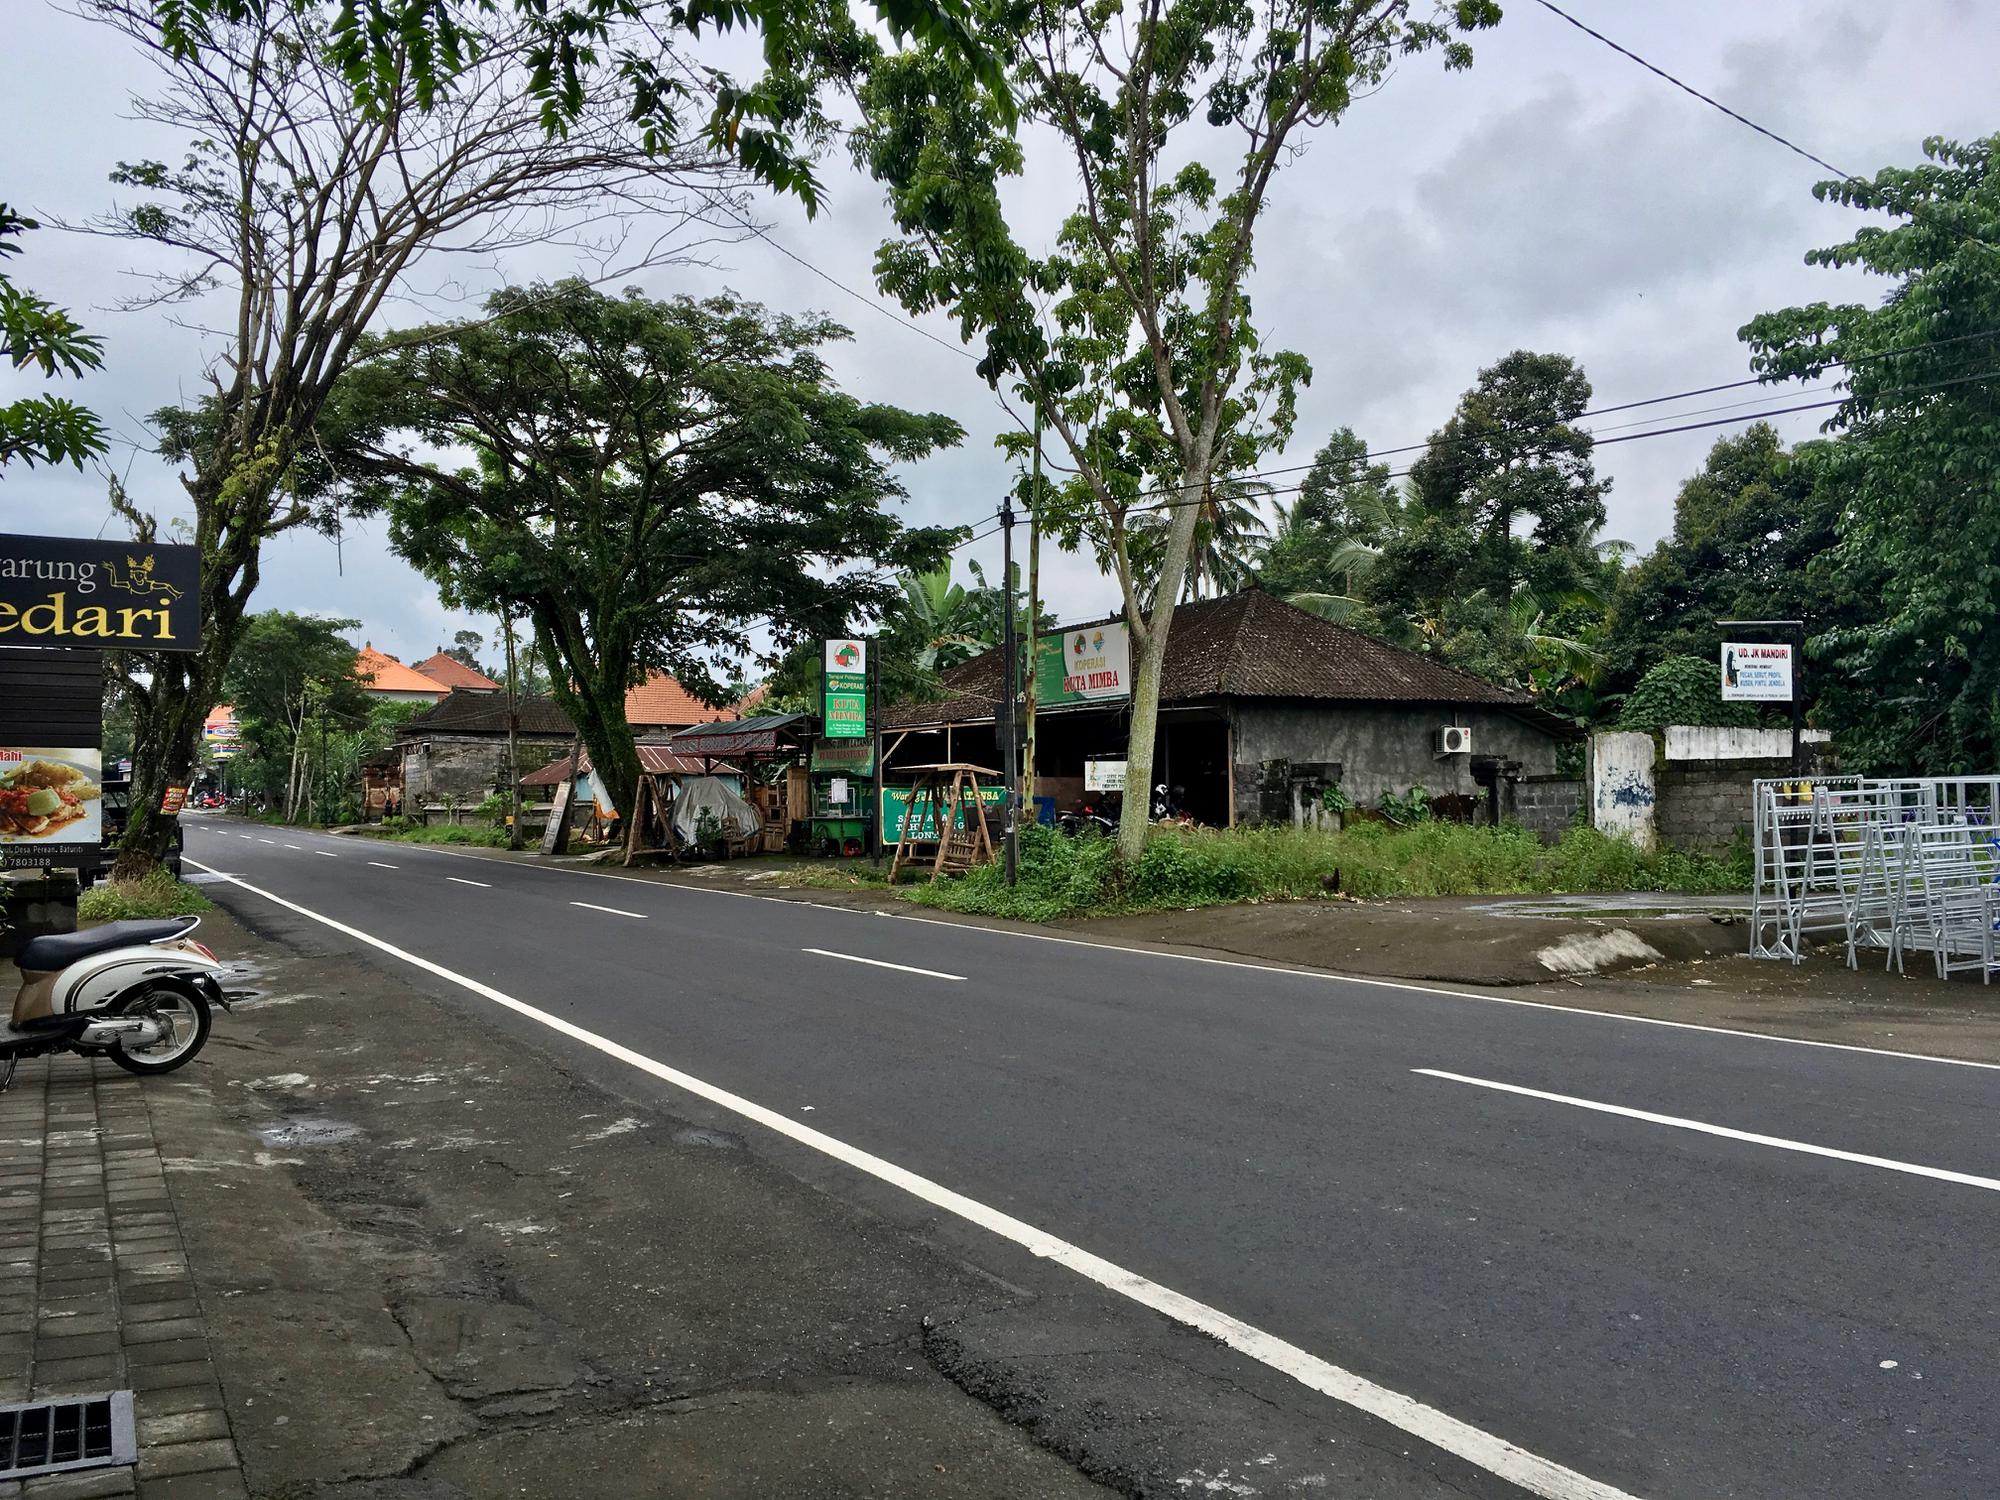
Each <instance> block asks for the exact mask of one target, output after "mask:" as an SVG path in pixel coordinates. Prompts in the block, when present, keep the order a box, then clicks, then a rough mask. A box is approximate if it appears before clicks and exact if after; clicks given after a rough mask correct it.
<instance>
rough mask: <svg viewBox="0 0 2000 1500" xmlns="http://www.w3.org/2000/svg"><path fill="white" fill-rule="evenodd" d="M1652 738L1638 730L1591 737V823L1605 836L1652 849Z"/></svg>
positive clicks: (1655, 799) (1656, 793)
mask: <svg viewBox="0 0 2000 1500" xmlns="http://www.w3.org/2000/svg"><path fill="white" fill-rule="evenodd" d="M1653 749H1654V747H1653V737H1652V736H1651V735H1650V734H1641V733H1638V732H1636V731H1630V732H1613V733H1609V734H1594V735H1592V736H1591V737H1590V821H1591V823H1592V825H1593V826H1595V827H1596V828H1598V829H1599V830H1601V831H1602V832H1605V833H1611V834H1617V835H1619V836H1620V837H1622V838H1628V839H1630V840H1632V842H1633V843H1635V844H1637V845H1639V847H1640V848H1642V849H1650V848H1652V847H1653V843H1654V839H1655V834H1656V827H1655V822H1654V806H1655V804H1656V803H1657V801H1658V800H1659V798H1658V792H1657V790H1656V788H1655V784H1654V780H1653Z"/></svg>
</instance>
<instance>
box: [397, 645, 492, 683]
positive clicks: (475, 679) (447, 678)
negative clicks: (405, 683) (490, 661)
mask: <svg viewBox="0 0 2000 1500" xmlns="http://www.w3.org/2000/svg"><path fill="white" fill-rule="evenodd" d="M414 670H416V671H418V672H421V673H423V674H424V676H426V677H428V678H430V680H431V681H432V682H436V683H441V684H443V685H444V686H445V687H447V688H464V689H465V690H466V691H467V692H471V693H495V692H498V691H499V690H500V684H499V683H497V682H495V681H494V680H493V679H492V678H491V677H488V676H487V675H486V674H485V673H484V672H481V671H478V670H476V669H474V668H472V667H468V666H467V665H466V664H465V663H464V662H462V661H460V660H459V659H458V658H457V657H455V656H446V655H445V654H444V653H443V652H442V651H440V652H438V654H437V655H435V656H431V657H426V658H425V659H424V660H423V661H420V662H418V663H417V665H416V667H415V668H414Z"/></svg>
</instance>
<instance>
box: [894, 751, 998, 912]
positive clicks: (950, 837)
mask: <svg viewBox="0 0 2000 1500" xmlns="http://www.w3.org/2000/svg"><path fill="white" fill-rule="evenodd" d="M904 769H907V770H910V771H913V772H915V773H916V778H917V779H916V781H915V782H914V783H912V785H911V787H910V800H909V802H908V804H907V805H906V806H905V807H904V809H903V826H902V829H901V830H900V831H899V833H898V835H897V838H896V854H895V857H894V858H893V859H891V860H890V861H889V883H890V884H891V885H894V884H895V882H896V876H897V874H898V873H899V872H900V871H901V870H902V868H903V866H904V864H906V863H912V862H914V859H915V855H914V850H915V849H916V847H917V846H918V845H929V844H936V845H937V854H936V856H935V857H934V858H933V859H932V860H931V879H933V880H935V879H937V878H938V877H939V876H940V875H957V874H962V873H964V872H965V871H967V870H970V869H972V868H973V867H974V866H976V865H983V864H985V863H987V862H988V861H989V860H991V859H992V858H993V838H992V835H991V834H990V833H988V831H987V828H986V804H985V803H984V802H983V801H982V800H981V799H980V795H979V778H980V777H981V776H989V777H990V776H996V775H998V774H999V773H998V772H996V771H993V770H990V769H988V768H987V767H984V766H975V765H969V764H967V763H965V762H963V761H946V762H945V763H944V764H942V765H935V766H909V767H906V768H904ZM925 830H931V831H933V832H934V833H935V837H927V836H925Z"/></svg>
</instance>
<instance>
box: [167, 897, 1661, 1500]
mask: <svg viewBox="0 0 2000 1500" xmlns="http://www.w3.org/2000/svg"><path fill="white" fill-rule="evenodd" d="M188 863H189V864H191V865H194V866H195V867H196V868H197V869H201V870H204V871H207V872H208V873H209V874H211V875H214V876H215V877H217V878H218V879H220V880H224V881H227V882H228V883H229V884H231V885H234V886H240V887H241V888H242V889H244V890H246V891H248V892H250V893H251V894H252V895H253V896H262V897H263V898H264V899H265V900H266V901H270V902H272V903H274V904H275V905H278V906H282V907H284V908H285V909H286V910H287V911H291V912H296V913H297V914H298V915H300V916H302V917H306V918H308V919H310V920H311V921H314V922H318V923H320V924H321V925H322V926H325V927H330V928H332V929H333V930H334V931H335V932H339V933H343V934H345V935H346V936H348V937H350V938H353V939H354V940H355V941H356V942H359V943H366V944H367V945H368V946H369V947H371V948H375V949H377V950H379V951H381V952H383V953H387V954H389V955H391V956H392V957H395V958H400V959H402V960H403V961H404V962H405V963H407V964H410V965H412V966H414V967H415V968H419V969H422V970H423V971H424V972H425V973H427V974H434V975H436V976H437V977H438V978H440V979H444V980H449V981H450V982H451V983H453V984H455V985H457V986H459V988H461V989H464V990H467V991H470V992H471V993H472V994H475V995H477V996H479V997H480V998H481V999H483V1000H490V1001H492V1002H493V1003H494V1004H495V1005H499V1006H503V1007H505V1008H506V1009H508V1010H511V1011H513V1012H515V1013H516V1014H517V1015H522V1016H526V1017H527V1018H528V1019H529V1020H531V1021H535V1022H538V1023H539V1024H541V1025H543V1026H546V1027H548V1028H549V1029H550V1030H551V1031H554V1032H558V1033H560V1034H561V1035H563V1036H566V1037H569V1038H571V1039H572V1040H574V1041H578V1042H581V1043H583V1044H584V1045H585V1046H587V1047H591V1048H594V1049H596V1050H597V1051H599V1052H602V1053H603V1054H604V1055H605V1056H607V1057H613V1058H616V1059H617V1060H618V1061H620V1062H622V1063H625V1064H627V1065H628V1066H630V1067H633V1068H636V1069H637V1070H638V1071H640V1072H642V1073H646V1074H650V1075H651V1076H652V1077H654V1078H657V1079H659V1080H660V1081H661V1082H663V1083H667V1084H671V1085H672V1086H673V1087H675V1088H678V1089H681V1090H684V1091H685V1092H687V1093H690V1094H693V1095H694V1096H695V1097H696V1098H699V1099H706V1100H707V1101H708V1102H709V1103H711V1104H714V1105H716V1106H718V1107H719V1108H722V1109H726V1110H728V1111H730V1112H731V1113H732V1114H736V1115H741V1116H742V1117H743V1118H744V1119H746V1120H751V1121H754V1122H755V1123H757V1124H759V1125H762V1126H764V1127H766V1128H767V1129H769V1130H774V1131H776V1132H777V1133H778V1134H779V1135H782V1136H785V1137H786V1138H788V1139H790V1140H793V1141H796V1142H798V1143H799V1144H800V1145H802V1146H807V1147H810V1148H811V1149H812V1150H814V1151H818V1152H821V1153H823V1154H824V1155H826V1156H829V1157H831V1158H832V1159H833V1160H835V1161H837V1162H840V1163H842V1164H843V1165H845V1166H849V1167H852V1168H854V1169H855V1170H856V1171H860V1172H865V1173H867V1174H868V1175H869V1176H870V1177H874V1178H876V1179H878V1180H879V1181H882V1182H886V1183H888V1184H889V1185H890V1186H891V1187H895V1188H900V1189H901V1190H902V1191H904V1192H906V1193H908V1194H910V1195H911V1196H912V1197H914V1198H918V1199H920V1200H922V1201H923V1202H925V1203H928V1204H930V1205H931V1206H932V1207H933V1208H937V1209H941V1210H943V1211H944V1212H946V1213H949V1214H954V1215H956V1216H957V1217H959V1218H961V1219H963V1220H965V1221H966V1222H967V1223H969V1224H973V1225H976V1226H977V1227H979V1228H981V1229H985V1230H988V1231H990V1232H991V1233H993V1234H996V1235H998V1236H999V1237H1000V1238H1002V1239H1005V1240H1010V1241H1012V1242H1013V1243H1014V1244H1016V1245H1019V1246H1021V1247H1022V1248H1023V1249H1025V1250H1027V1251H1028V1252H1029V1253H1030V1254H1032V1255H1037V1256H1041V1257H1042V1258H1044V1259H1046V1260H1051V1261H1054V1262H1055V1263H1056V1264H1058V1265H1061V1266H1065V1267H1067V1268H1068V1269H1070V1270H1072V1271H1074V1272H1076V1273H1077V1275H1079V1276H1082V1277H1085V1278H1087V1279H1089V1280H1091V1281H1094V1282H1096V1283H1097V1284H1098V1285H1099V1286H1102V1287H1107V1288H1109V1289H1110V1290H1111V1291H1114V1292H1117V1293H1118V1294H1119V1295H1121V1296H1123V1297H1127V1298H1130V1299H1131V1300H1132V1301H1134V1302H1136V1303H1138V1304H1139V1305H1140V1306H1142V1307H1149V1308H1151V1309H1152V1310H1153V1311H1155V1312H1157V1313H1161V1314H1163V1315H1165V1316H1166V1317H1169V1318H1172V1319H1173V1320H1174V1321H1175V1322H1177V1323H1183V1324H1186V1325H1187V1326H1188V1327H1190V1328H1193V1329H1196V1330H1198V1331H1199V1332H1202V1333H1205V1334H1207V1335H1208V1336H1209V1337H1211V1338H1214V1339H1219V1340H1220V1341H1221V1342H1223V1343H1225V1344H1227V1345H1229V1346H1230V1347H1231V1348H1232V1349H1236V1350H1238V1351H1240V1352H1241V1353H1244V1354H1247V1355H1249V1356H1250V1357H1251V1358H1252V1359H1254V1360H1257V1361H1258V1362H1260V1363H1262V1364H1265V1365H1268V1366H1270V1367H1271V1368H1272V1369H1274V1370H1278V1371H1280V1372H1282V1373H1283V1374H1285V1375H1288V1376H1290V1377H1291V1378H1292V1379H1293V1380H1296V1381H1298V1382H1299V1384H1301V1385H1303V1386H1305V1387H1307V1388H1308V1389H1310V1390H1315V1391H1318V1392H1320V1393H1321V1394H1322V1395H1326V1396H1331V1397H1332V1398H1333V1399H1334V1400H1336V1401H1339V1402H1342V1403H1344V1404H1345V1405H1348V1406H1352V1407H1354V1408H1355V1409H1356V1410H1358V1411H1363V1412H1366V1413H1368V1414H1369V1415H1370V1416H1373V1417H1377V1418H1380V1419H1381V1420H1382V1421H1384V1422H1387V1423H1389V1424H1390V1425H1391V1426H1392V1427H1395V1428H1397V1429H1398V1430H1400V1431H1402V1432H1406V1433H1408V1434H1409V1435H1410V1436H1412V1437H1414V1438H1419V1439H1421V1440H1422V1441H1424V1442H1426V1443H1429V1444H1431V1445H1432V1446H1433V1447H1436V1448H1441V1449H1443V1450H1444V1451H1445V1452H1447V1453H1450V1454H1453V1455H1454V1456H1456V1457H1458V1458H1461V1459H1463V1460H1465V1461H1466V1462H1467V1463H1469V1464H1472V1465H1474V1466H1475V1467H1478V1468H1481V1469H1484V1470H1486V1471H1487V1472H1488V1473H1490V1474H1495V1475H1497V1476H1499V1477H1500V1478H1502V1479H1504V1480H1506V1481H1508V1482H1509V1483H1511V1484H1515V1485H1518V1486H1519V1487H1520V1488H1522V1489H1524V1490H1526V1491H1528V1492H1529V1493H1530V1494H1533V1495H1540V1496H1542V1497H1543V1500H1635V1497H1633V1496H1631V1495H1629V1494H1627V1493H1626V1492H1625V1491H1623V1490H1619V1489H1614V1488H1613V1487H1612V1486H1610V1485H1608V1484H1600V1483H1599V1482H1598V1481H1597V1480H1595V1479H1592V1478H1590V1477H1589V1476H1588V1475H1585V1474H1579V1473H1577V1472H1576V1471H1575V1470H1574V1469H1566V1468H1564V1467H1563V1466H1562V1465H1561V1464H1558V1463H1553V1462H1551V1461H1550V1460H1548V1459H1546V1458H1542V1457H1540V1456H1539V1455H1537V1454H1533V1453H1530V1452H1528V1451H1527V1450H1526V1449H1525V1448H1520V1447H1517V1446H1516V1445H1514V1444H1513V1443H1510V1442H1508V1441H1507V1440H1506V1439H1505V1438H1502V1437H1496V1436H1495V1435H1494V1434H1492V1433H1490V1432H1486V1431H1483V1430H1482V1429H1480V1428H1477V1427H1474V1426H1472V1425H1471V1424H1470V1423H1468V1422H1461V1421H1460V1420H1459V1419H1458V1418H1457V1417H1454V1416H1450V1415H1448V1414H1447V1413H1445V1412H1441V1411H1439V1410H1438V1409H1437V1408H1436V1407H1433V1406H1426V1405H1424V1404H1423V1403H1422V1402H1420V1401H1416V1400H1413V1399H1411V1398H1410V1397H1408V1396H1405V1395H1403V1394H1401V1393H1400V1392H1397V1391H1392V1390H1389V1389H1388V1388H1387V1387H1385V1386H1380V1385H1377V1384H1375V1382H1373V1381H1372V1380H1368V1379H1365V1378H1363V1377H1362V1376H1360V1375H1356V1374H1354V1373H1353V1372H1352V1371H1350V1370H1344V1369H1342V1368H1340V1367H1339V1366H1338V1365H1334V1364H1329V1363H1328V1362H1327V1361H1326V1360H1323V1359H1321V1358H1319V1356H1317V1355H1314V1354H1308V1353H1307V1352H1306V1351H1305V1350H1303V1349H1301V1348H1299V1347H1298V1346H1296V1345H1294V1344H1289V1343H1286V1342H1285V1341H1284V1340H1283V1339H1281V1338H1278V1337H1277V1336H1275V1335H1274V1334H1269V1333H1265V1332H1264V1331H1263V1330H1262V1329H1260V1328H1255V1327H1252V1326H1251V1325H1250V1324H1248V1323H1245V1322H1243V1321H1242V1320H1241V1319H1239V1318H1235V1317H1231V1316H1230V1315H1229V1314H1228V1313H1226V1312H1222V1311H1221V1310H1219V1309H1217V1308H1213V1307H1210V1306H1208V1305H1207V1304H1206V1303H1203V1302H1197V1301H1196V1300H1195V1299H1194V1298H1192V1297H1189V1296H1185V1295H1183V1294H1182V1293H1180V1292H1177V1291H1175V1290H1173V1288H1171V1287H1166V1286H1162V1285H1160V1284H1159V1283H1158V1282H1157V1281H1149V1280H1147V1279H1146V1278H1145V1277H1143V1276H1140V1275H1137V1274H1136V1273H1134V1272H1131V1271H1128V1270H1126V1269H1125V1268H1124V1267H1123V1266H1120V1265H1117V1264H1114V1263H1113V1262H1111V1261H1108V1260H1105V1259H1104V1258H1102V1257H1101V1256H1097V1255H1093V1254H1091V1253H1090V1252H1089V1251H1088V1250H1085V1249H1082V1248H1081V1247H1079V1246H1076V1245H1072V1244H1070V1243H1069V1242H1068V1241H1067V1240H1062V1239H1058V1238H1057V1237H1056V1236H1055V1235H1052V1234H1050V1233H1048V1232H1047V1231H1046V1230H1042V1229H1037V1228H1036V1227H1035V1226H1034V1225H1032V1224H1029V1223H1027V1222H1026V1221H1025V1220H1021V1219H1017V1218H1015V1217H1014V1216H1013V1215H1011V1214H1005V1213H1002V1212H1000V1211H999V1210H998V1209H995V1208H989V1207H987V1206H986V1205H985V1204H983V1203H980V1202H978V1201H977V1200H976V1199H972V1198H968V1197H966V1196H965V1195H964V1194H962V1193H956V1192H953V1191H952V1190H951V1189H950V1188H948V1187H945V1186H943V1185H942V1184H940V1183H936V1182H933V1181H931V1180H930V1179H929V1178H928V1177H921V1176H919V1175H918V1174H916V1173H915V1172H912V1171H910V1170H908V1169H907V1168H905V1167H899V1166H897V1165H896V1164H895V1163H894V1162H892V1161H887V1160H885V1159H883V1158H882V1157H879V1156H876V1155H874V1154H873V1153H871V1152H867V1151H863V1150H862V1149H860V1148H859V1147H858V1146H850V1145H848V1144H847V1142H845V1141H842V1140H838V1139H836V1138H835V1137H833V1136H830V1135H827V1134H825V1133H823V1132H821V1131H818V1130H814V1129H812V1128H811V1127H810V1126H807V1125H801V1124H800V1123H798V1122H797V1121H796V1120H794V1119H792V1118H791V1117H790V1116H788V1115H784V1114H780V1113H779V1112H778V1111H776V1110H774V1109H767V1108H765V1107H764V1106H763V1105H761V1104H757V1103H754V1102H752V1101H751V1100H749V1099H746V1098H744V1097H743V1096H742V1095H740V1094H732V1093H730V1092H729V1091H728V1090H727V1089H723V1088H719V1087H717V1086H716V1085H715V1084H712V1083H708V1082H705V1081H704V1080H702V1079H700V1078H696V1077H695V1076H694V1075H693V1074H691V1073H683V1072H682V1071H681V1070H680V1069H678V1068H673V1067H669V1066H668V1065H667V1064H665V1063H662V1062H658V1061H655V1060H654V1059H653V1058H650V1057H648V1056H646V1055H645V1054H644V1053H643V1052H634V1051H633V1050H632V1049H631V1048H630V1047H626V1046H624V1045H622V1044H620V1043H618V1042H614V1041H612V1040H611V1039H610V1038H609V1037H602V1036H599V1035H598V1034H597V1033H596V1032H594V1031H586V1030H584V1028H583V1027H581V1026H578V1025H576V1024H574V1023H573V1022H570V1021H565V1020H563V1019H562V1017H560V1016H555V1015H551V1014H550V1013H549V1012H547V1011H545V1010H538V1009H537V1008H536V1007H534V1006H532V1005H529V1004H528V1003H527V1002H525V1001H522V1000H516V999H515V998H514V997H513V996H512V995H509V994H506V993H505V992H503V991H501V990H496V989H495V988H493V986H492V985H490V984H482V983H480V981H478V980H477V979H471V978H468V977H466V976H465V975H463V974H459V973H456V972H454V971H453V970H451V969H447V968H446V967H445V966H444V965H443V964H440V963H434V962H432V961H431V960H430V959H428V958H423V957H420V956H419V955H417V954H415V953H411V952H408V951H407V950H405V949H402V948H398V947H396V946H395V945H394V944H393V943H388V942H384V941H383V940H382V939H381V938H378V937H376V936H374V935H373V934H372V933H367V932H363V931H362V930H361V929H360V928H358V927H350V926H348V925H347V924H346V923H345V922H340V921H336V920H335V919H334V918H332V917H328V916H322V915H321V914H320V913H318V912H316V911H314V910H312V909H311V908H310V907H305V906H300V905H299V904H298V903H297V902H295V901H287V900H286V899H285V898H284V897H283V896H278V895H274V894H272V893H271V892H270V891H267V890H264V889H262V888H261V887H258V886H254V885H251V884H250V883H249V882H248V881H246V880H239V879H237V878H236V877H235V876H234V875H225V874H223V873H222V872H221V871H220V870H215V869H211V868H210V867H209V866H207V865H204V864H202V863H201V862H200V861H199V860H192V859H191V860H189V861H188Z"/></svg>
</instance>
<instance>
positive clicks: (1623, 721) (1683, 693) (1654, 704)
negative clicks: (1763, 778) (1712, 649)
mask: <svg viewBox="0 0 2000 1500" xmlns="http://www.w3.org/2000/svg"><path fill="white" fill-rule="evenodd" d="M1669 724H1720V725H1722V726H1724V727H1726V728H1731V729H1752V728H1755V727H1756V724H1757V709H1756V706H1755V705H1754V704H1750V703H1724V702H1723V701H1722V669H1721V668H1720V667H1718V666H1717V665H1716V664H1715V663H1714V662H1712V661H1703V660H1702V659H1701V658H1700V657H1699V656H1670V657H1668V658H1667V659H1666V660H1665V661H1663V662H1661V663H1660V664H1659V665H1658V666H1656V667H1654V668H1653V669H1652V670H1651V671H1650V672H1648V673H1647V674H1646V675H1645V676H1644V677H1641V678H1640V679H1639V681H1638V682H1637V683H1636V684H1635V685H1634V686H1633V688H1632V691H1631V692H1629V693H1627V694H1626V695H1625V706H1624V707H1623V708H1622V709H1620V710H1619V711H1618V727H1619V728H1620V729H1641V730H1647V731H1650V732H1651V733H1654V734H1657V733H1659V732H1660V731H1661V730H1662V729H1665V728H1666V727H1667V726H1668V725H1669Z"/></svg>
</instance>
